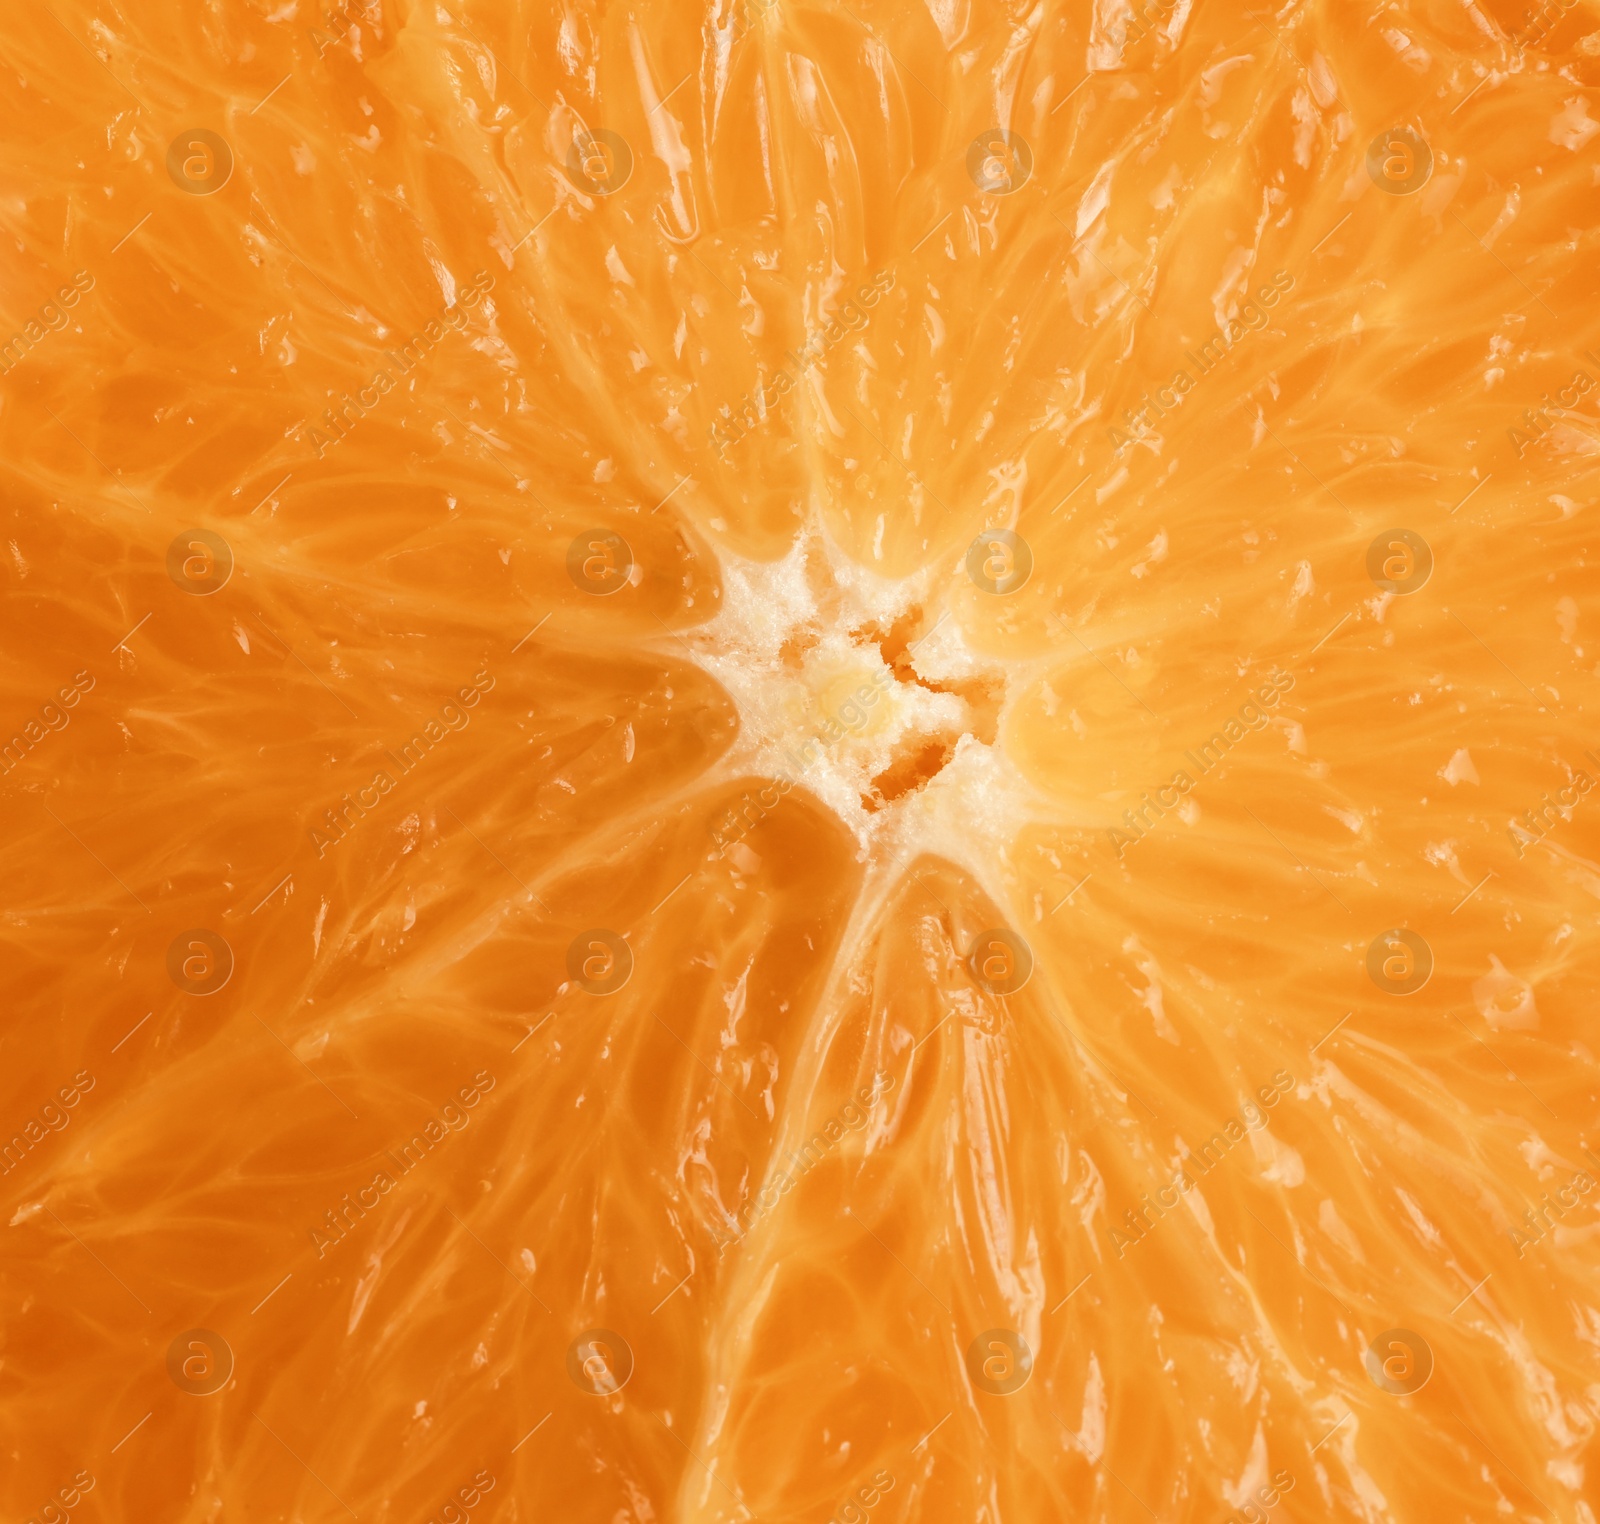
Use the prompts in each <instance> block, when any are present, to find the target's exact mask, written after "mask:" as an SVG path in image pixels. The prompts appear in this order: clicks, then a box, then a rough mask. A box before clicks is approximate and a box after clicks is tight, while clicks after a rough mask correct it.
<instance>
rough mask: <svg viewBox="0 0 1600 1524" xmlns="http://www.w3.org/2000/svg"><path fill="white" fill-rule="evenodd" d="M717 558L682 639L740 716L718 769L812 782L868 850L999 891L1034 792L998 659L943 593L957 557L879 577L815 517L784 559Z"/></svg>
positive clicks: (863, 852) (958, 574)
mask: <svg viewBox="0 0 1600 1524" xmlns="http://www.w3.org/2000/svg"><path fill="white" fill-rule="evenodd" d="M720 559H721V566H722V579H723V580H722V597H721V603H720V607H719V610H718V613H717V615H716V617H715V618H714V619H713V620H711V621H710V622H709V623H708V624H705V625H702V626H700V627H699V628H698V629H697V630H695V631H693V632H691V633H690V634H689V635H688V637H687V639H688V643H689V645H690V647H691V649H692V650H693V653H694V656H695V659H696V660H697V661H698V662H699V664H700V665H702V666H703V667H704V668H705V669H706V670H707V671H708V672H709V673H711V675H712V676H713V677H715V678H716V679H717V681H718V682H719V683H720V684H721V685H722V686H723V687H724V688H725V689H726V690H727V691H728V693H729V694H730V695H731V696H732V698H733V700H734V703H735V705H736V706H737V709H738V713H739V719H740V733H739V737H738V740H737V741H736V742H735V744H734V747H733V748H732V751H731V752H730V754H729V756H728V757H727V759H726V760H725V762H724V764H723V766H722V768H720V769H719V772H720V773H722V774H723V775H725V776H730V777H738V776H749V775H755V776H759V777H767V778H773V779H787V780H789V781H790V782H791V783H792V784H793V785H794V786H795V787H796V788H803V789H806V790H808V791H809V792H811V793H812V794H814V795H815V796H816V797H817V798H818V799H820V800H821V801H822V802H823V803H824V804H826V805H827V806H828V807H829V808H830V809H831V810H833V812H834V813H835V814H836V815H838V817H839V818H840V819H841V820H842V821H843V822H844V823H845V824H846V825H847V826H848V827H849V828H850V830H851V831H852V832H853V833H854V834H855V837H856V839H857V841H858V843H859V847H860V852H859V855H860V856H861V858H862V859H863V860H865V859H866V858H867V857H869V856H871V857H874V858H878V859H880V860H881V859H882V858H883V857H884V856H885V855H887V856H889V857H892V858H894V859H897V860H900V861H910V860H911V859H912V858H913V857H915V856H916V855H918V853H920V852H924V851H927V852H932V853H935V854H937V855H940V856H944V857H946V858H948V859H950V860H952V861H954V862H956V863H958V864H960V865H961V866H963V867H965V868H967V869H968V870H969V871H970V872H973V873H974V874H975V875H976V876H977V877H978V878H979V879H980V881H982V882H983V883H984V885H985V887H986V888H987V889H988V890H989V892H990V893H991V894H1000V893H1003V890H1002V881H1003V880H1004V879H1005V878H1006V877H1008V875H1007V874H1005V873H1004V872H1003V871H1000V872H997V868H999V867H1000V863H999V862H997V858H998V859H1002V860H1003V858H1004V856H1005V849H1006V848H1007V847H1008V846H1009V844H1010V842H1011V841H1012V839H1013V838H1014V837H1015V835H1016V833H1017V830H1018V829H1019V828H1020V827H1021V825H1022V824H1023V823H1024V822H1025V821H1026V820H1027V819H1030V818H1037V815H1038V813H1039V810H1038V806H1039V805H1040V804H1041V803H1043V801H1041V800H1040V799H1038V797H1037V795H1036V793H1035V791H1034V789H1033V788H1032V787H1031V786H1030V785H1029V784H1028V783H1027V782H1026V781H1025V780H1024V779H1023V777H1022V775H1021V774H1020V773H1019V772H1018V771H1017V769H1016V768H1015V767H1014V766H1013V765H1012V763H1011V762H1010V761H1009V760H1008V759H1007V758H1006V756H1005V754H1004V752H1003V751H1002V750H1001V747H1000V744H999V741H1000V736H1001V734H1002V732H1003V720H1004V708H1005V704H1006V699H1007V680H1006V672H1005V670H1004V667H1003V666H1002V665H1001V664H1000V663H999V662H998V661H996V660H994V659H991V658H985V657H983V656H981V655H979V654H977V653H975V652H973V651H972V650H971V649H970V647H969V646H968V644H967V642H966V640H965V638H964V635H963V631H962V626H961V621H960V618H959V617H958V615H957V613H956V612H954V608H955V602H956V600H954V599H950V598H947V595H948V594H949V593H951V592H952V591H954V589H955V588H956V587H957V586H958V585H959V584H958V583H957V579H962V580H963V581H964V579H965V572H964V570H963V567H962V563H960V562H957V563H955V564H954V565H952V566H944V565H936V566H931V567H928V568H925V569H924V570H923V571H921V572H919V573H917V574H915V575H913V576H911V577H907V578H904V579H899V580H894V579H889V578H883V577H878V576H875V575H874V574H873V573H871V572H869V571H867V570H865V569H864V568H862V567H860V566H858V565H856V564H854V563H853V562H851V561H850V560H848V559H847V558H846V557H845V556H844V555H843V554H842V553H841V552H840V551H839V550H838V548H837V547H836V546H834V545H833V544H832V543H831V542H830V541H829V540H828V538H827V537H826V536H825V535H824V534H823V533H821V532H820V531H818V530H813V531H812V532H811V533H810V534H808V535H806V536H804V537H802V538H801V539H800V540H799V541H798V542H797V543H796V544H795V546H794V548H793V549H792V550H791V551H790V553H789V554H788V555H787V556H785V557H784V558H783V559H782V560H780V561H772V562H759V561H747V560H744V559H743V558H741V557H737V556H734V555H731V554H729V553H728V552H726V551H723V553H722V555H721V558H720ZM862 690H865V691H866V693H867V694H868V695H871V696H872V697H873V701H872V702H870V703H868V702H866V701H865V699H864V698H863V697H862Z"/></svg>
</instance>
